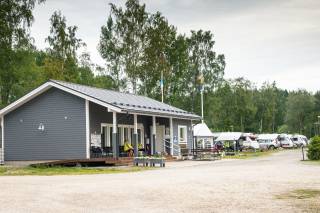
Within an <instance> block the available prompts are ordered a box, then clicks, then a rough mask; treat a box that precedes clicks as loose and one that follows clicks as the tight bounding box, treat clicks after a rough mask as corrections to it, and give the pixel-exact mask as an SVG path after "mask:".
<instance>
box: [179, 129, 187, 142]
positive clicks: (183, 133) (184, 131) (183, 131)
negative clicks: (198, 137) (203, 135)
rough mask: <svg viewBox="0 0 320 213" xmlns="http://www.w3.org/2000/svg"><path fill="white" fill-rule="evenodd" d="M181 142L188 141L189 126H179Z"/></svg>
mask: <svg viewBox="0 0 320 213" xmlns="http://www.w3.org/2000/svg"><path fill="white" fill-rule="evenodd" d="M178 135H179V139H178V140H179V143H187V127H186V126H178Z"/></svg>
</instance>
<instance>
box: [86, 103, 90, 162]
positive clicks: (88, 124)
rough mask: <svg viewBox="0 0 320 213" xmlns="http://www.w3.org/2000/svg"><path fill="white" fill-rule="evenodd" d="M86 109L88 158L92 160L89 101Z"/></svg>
mask: <svg viewBox="0 0 320 213" xmlns="http://www.w3.org/2000/svg"><path fill="white" fill-rule="evenodd" d="M85 108H86V157H87V159H89V158H90V148H91V146H90V117H89V116H90V111H89V101H88V100H86V102H85Z"/></svg>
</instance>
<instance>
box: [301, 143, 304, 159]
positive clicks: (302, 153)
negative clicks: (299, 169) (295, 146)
mask: <svg viewBox="0 0 320 213" xmlns="http://www.w3.org/2000/svg"><path fill="white" fill-rule="evenodd" d="M303 147H304V146H303V145H302V146H301V150H302V160H303V161H304V150H303Z"/></svg>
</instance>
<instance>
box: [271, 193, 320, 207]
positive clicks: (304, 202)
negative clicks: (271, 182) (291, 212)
mask: <svg viewBox="0 0 320 213" xmlns="http://www.w3.org/2000/svg"><path fill="white" fill-rule="evenodd" d="M275 198H276V199H280V200H286V202H289V203H291V205H292V206H294V207H295V208H297V209H300V210H301V212H319V209H320V202H319V199H320V190H319V189H296V190H293V191H288V192H285V193H282V194H279V195H276V196H275Z"/></svg>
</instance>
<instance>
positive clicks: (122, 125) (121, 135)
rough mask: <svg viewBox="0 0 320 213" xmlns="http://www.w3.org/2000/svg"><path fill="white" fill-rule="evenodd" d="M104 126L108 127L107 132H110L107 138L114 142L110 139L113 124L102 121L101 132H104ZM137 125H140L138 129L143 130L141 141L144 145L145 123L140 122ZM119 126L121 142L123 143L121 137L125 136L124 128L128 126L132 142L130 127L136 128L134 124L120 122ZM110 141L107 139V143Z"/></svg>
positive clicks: (129, 139)
mask: <svg viewBox="0 0 320 213" xmlns="http://www.w3.org/2000/svg"><path fill="white" fill-rule="evenodd" d="M104 127H107V132H108V136H107V140H108V141H109V142H110V144H112V141H110V139H111V138H110V127H113V124H111V123H101V133H102V131H103V128H104ZM137 127H138V128H137V129H140V131H141V142H142V145H143V147H144V127H143V124H142V123H138V125H137ZM118 128H120V144H121V143H122V142H121V139H123V138H124V128H128V141H129V143H130V144H131V142H132V138H131V131H130V129H134V125H126V124H118ZM108 141H106V142H105V144H108Z"/></svg>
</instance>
